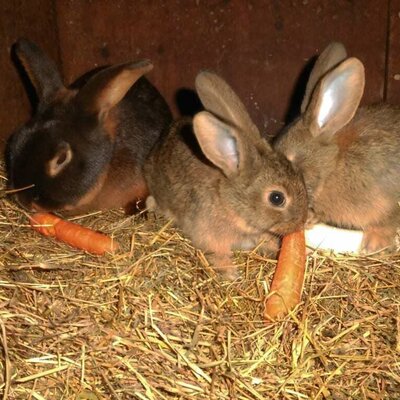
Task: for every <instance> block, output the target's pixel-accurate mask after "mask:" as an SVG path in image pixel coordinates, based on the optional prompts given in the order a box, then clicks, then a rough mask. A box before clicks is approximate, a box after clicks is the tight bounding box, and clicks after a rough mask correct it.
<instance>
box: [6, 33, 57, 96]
mask: <svg viewBox="0 0 400 400" xmlns="http://www.w3.org/2000/svg"><path fill="white" fill-rule="evenodd" d="M14 48H15V53H16V55H17V57H18V59H19V60H20V62H21V63H22V65H23V67H24V69H25V71H26V73H27V74H28V76H29V79H30V80H31V82H32V84H33V86H34V87H35V89H36V93H37V95H38V98H39V101H40V102H41V103H49V102H51V101H52V100H54V98H55V97H56V96H57V94H58V93H59V92H60V91H61V90H63V89H64V90H65V87H64V84H63V82H62V80H61V76H60V74H59V72H58V69H57V67H56V65H55V64H54V62H53V60H51V59H50V58H49V57H48V56H47V55H46V54H45V53H44V52H43V51H42V49H41V48H40V47H39V46H37V45H36V44H35V43H33V42H31V41H29V40H27V39H19V40H18V41H17V43H16V44H15V47H14Z"/></svg>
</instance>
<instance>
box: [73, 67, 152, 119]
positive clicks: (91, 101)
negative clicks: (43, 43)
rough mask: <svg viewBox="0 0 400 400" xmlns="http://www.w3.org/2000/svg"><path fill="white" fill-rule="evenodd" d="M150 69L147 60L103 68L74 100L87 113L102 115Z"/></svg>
mask: <svg viewBox="0 0 400 400" xmlns="http://www.w3.org/2000/svg"><path fill="white" fill-rule="evenodd" d="M152 69H153V64H151V62H150V61H148V60H143V61H139V62H136V63H133V62H129V63H124V64H119V65H114V66H111V67H108V68H105V69H103V70H101V71H100V72H98V73H97V74H95V75H94V76H93V77H92V78H90V79H89V81H88V82H87V83H86V85H85V86H84V87H83V88H82V89H81V90H80V91H79V93H78V94H77V96H76V101H77V102H78V103H79V104H80V106H81V107H82V108H83V110H84V111H85V112H87V113H88V114H98V115H99V116H104V115H105V114H107V113H108V111H109V110H110V109H111V108H113V107H114V106H115V105H117V104H118V103H119V102H120V101H121V100H122V99H123V97H124V96H125V95H126V93H127V92H128V90H129V89H130V88H131V87H132V86H133V85H134V83H135V82H136V81H137V80H138V79H139V78H140V77H142V76H143V75H144V74H145V73H147V72H149V71H151V70H152Z"/></svg>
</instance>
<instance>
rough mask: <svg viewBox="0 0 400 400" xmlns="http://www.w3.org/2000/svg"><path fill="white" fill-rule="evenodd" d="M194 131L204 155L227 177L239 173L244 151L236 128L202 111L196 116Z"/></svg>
mask: <svg viewBox="0 0 400 400" xmlns="http://www.w3.org/2000/svg"><path fill="white" fill-rule="evenodd" d="M193 130H194V133H195V135H196V137H197V140H198V142H199V144H200V147H201V150H202V151H203V153H204V155H205V156H206V157H207V158H208V159H209V160H210V161H211V162H212V163H213V164H214V165H216V166H217V167H219V168H220V169H221V170H222V171H223V172H224V174H225V175H226V176H227V177H232V176H234V175H236V174H237V173H238V172H239V170H240V168H241V166H242V164H243V156H244V149H243V146H242V143H241V140H240V137H239V135H238V132H237V131H236V128H233V127H231V126H229V125H228V124H226V123H225V122H222V121H220V120H219V119H218V118H216V117H214V116H213V115H212V114H210V113H209V112H207V111H202V112H200V113H198V114H196V115H195V116H194V119H193Z"/></svg>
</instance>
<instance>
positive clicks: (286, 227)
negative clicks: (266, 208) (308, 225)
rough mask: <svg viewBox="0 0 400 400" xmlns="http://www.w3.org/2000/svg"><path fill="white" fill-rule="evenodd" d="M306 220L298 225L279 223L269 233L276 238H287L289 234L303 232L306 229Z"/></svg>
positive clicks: (300, 221) (291, 222)
mask: <svg viewBox="0 0 400 400" xmlns="http://www.w3.org/2000/svg"><path fill="white" fill-rule="evenodd" d="M304 224H305V220H303V219H301V220H299V221H298V222H297V223H295V222H293V221H290V222H286V223H285V222H279V223H276V224H275V225H273V226H271V227H270V228H269V233H272V234H273V235H275V236H279V237H282V236H285V235H288V234H289V233H292V232H295V231H299V230H303V229H304Z"/></svg>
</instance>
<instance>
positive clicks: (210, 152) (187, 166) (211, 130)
mask: <svg viewBox="0 0 400 400" xmlns="http://www.w3.org/2000/svg"><path fill="white" fill-rule="evenodd" d="M196 89H197V92H198V94H199V97H200V99H201V101H202V103H203V105H204V106H205V108H206V109H207V110H208V111H202V112H200V113H198V114H196V115H195V117H194V119H193V121H191V120H189V119H183V120H180V121H177V122H176V123H174V124H173V125H172V128H171V129H170V131H169V133H168V134H167V135H166V137H165V140H163V141H162V142H159V143H158V145H157V146H156V147H155V148H154V149H153V151H152V152H151V154H150V157H149V159H148V161H147V162H146V163H145V167H144V172H145V177H146V179H147V182H148V185H149V190H150V194H151V196H150V197H149V199H148V200H149V201H148V203H150V205H152V206H156V207H158V208H159V209H160V210H161V211H162V212H163V213H164V214H165V215H167V216H168V217H171V218H173V219H174V220H175V222H176V224H177V225H178V226H179V227H180V228H181V229H182V230H183V232H184V233H185V234H187V235H188V236H189V237H190V238H191V239H192V241H193V243H194V245H195V246H197V247H198V248H200V249H202V250H203V251H204V252H205V253H206V255H207V256H208V259H209V261H210V262H211V263H212V264H213V266H214V268H215V269H216V270H219V271H220V272H221V273H222V274H223V275H224V276H225V277H226V278H230V279H232V278H234V277H236V276H237V269H236V267H235V266H234V264H233V262H232V258H231V251H232V250H235V249H238V250H239V249H245V250H249V249H252V248H254V247H255V246H256V245H257V244H258V243H259V242H260V241H262V240H265V242H264V244H263V246H264V248H265V250H267V251H272V252H274V253H276V251H277V250H278V246H279V237H280V236H281V235H284V234H286V233H289V232H292V231H295V230H297V229H299V228H301V227H302V226H303V224H304V222H305V220H306V215H307V195H306V190H305V187H304V182H303V179H302V176H301V174H299V173H297V172H296V171H295V170H294V169H293V168H292V166H291V164H290V162H289V161H288V160H287V159H286V158H285V157H283V156H282V155H280V154H278V153H276V152H274V151H273V150H272V148H271V147H270V145H269V144H268V143H267V142H266V141H265V140H264V139H262V138H261V136H260V133H259V131H258V129H257V128H256V127H255V125H254V124H253V123H252V121H251V120H250V117H249V115H248V114H247V112H246V110H245V108H244V106H243V104H242V103H241V102H240V100H239V99H238V97H237V96H236V94H235V93H234V92H233V91H232V89H231V88H230V87H229V86H228V85H227V83H226V82H225V81H224V80H222V79H221V78H220V77H218V76H217V75H215V74H214V73H211V72H201V73H200V74H199V75H198V76H197V78H196ZM151 203H153V204H151Z"/></svg>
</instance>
